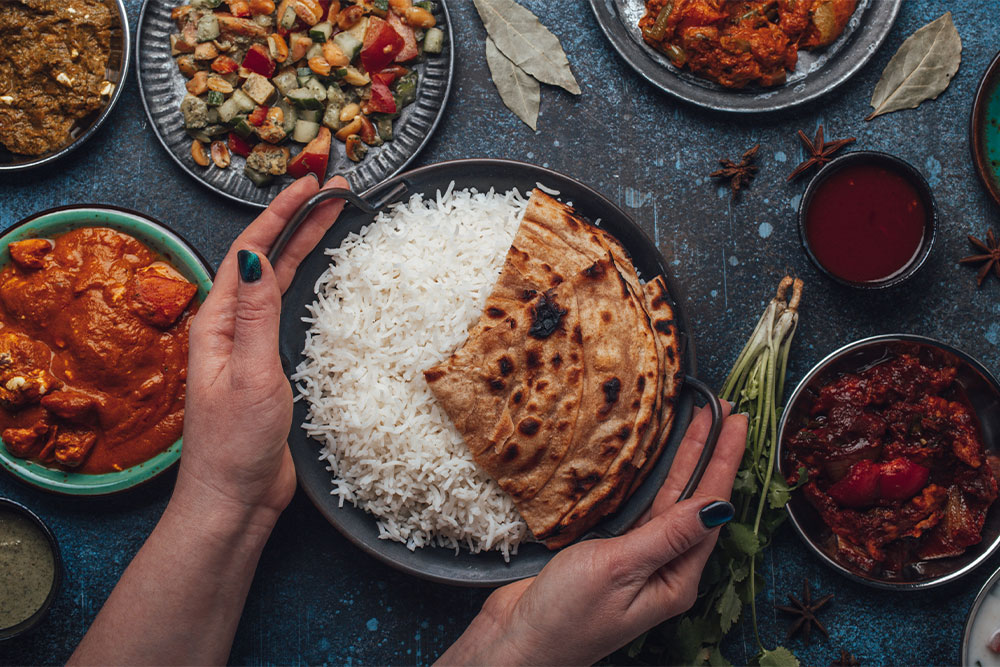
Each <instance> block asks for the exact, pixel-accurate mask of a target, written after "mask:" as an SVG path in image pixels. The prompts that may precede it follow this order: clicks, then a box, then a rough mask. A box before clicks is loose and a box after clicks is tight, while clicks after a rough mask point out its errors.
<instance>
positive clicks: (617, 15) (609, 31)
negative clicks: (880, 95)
mask: <svg viewBox="0 0 1000 667" xmlns="http://www.w3.org/2000/svg"><path fill="white" fill-rule="evenodd" d="M902 1H903V0H859V2H858V7H857V9H855V10H854V15H853V16H851V19H850V21H848V24H847V27H846V28H844V32H843V34H841V35H840V37H838V38H837V40H836V41H835V42H834V43H833V44H831V45H830V46H828V47H827V48H825V49H819V50H817V51H799V59H798V63H797V64H796V66H795V71H794V72H790V73H789V74H788V80H787V81H786V82H785V83H784V84H782V85H780V86H774V87H771V88H762V87H760V86H748V87H746V88H742V89H733V88H726V87H724V86H720V85H719V84H717V83H714V82H712V81H709V80H707V79H703V78H701V77H699V76H695V75H694V74H692V73H691V72H690V71H689V70H682V69H678V68H677V67H675V66H674V65H673V64H672V63H671V62H670V61H669V60H668V59H667V57H666V56H665V55H663V54H662V53H660V52H659V51H657V50H656V49H653V48H651V47H650V46H648V45H647V44H646V43H645V42H644V41H643V39H642V33H641V32H640V30H639V19H640V18H642V16H643V14H644V13H645V11H646V8H645V6H646V3H645V0H590V6H591V8H592V9H593V11H594V16H596V17H597V23H598V24H599V25H600V26H601V30H602V31H603V32H604V35H605V36H606V37H607V38H608V41H610V42H611V46H613V47H614V49H615V51H617V52H618V54H619V55H620V56H621V57H622V58H623V59H624V60H625V62H626V63H628V64H629V66H630V67H632V69H634V70H635V71H636V72H637V73H638V74H639V76H641V77H642V78H644V79H646V81H648V82H650V83H651V84H653V85H654V86H656V87H657V88H659V89H660V90H662V91H664V92H666V93H669V94H671V95H673V96H674V97H678V98H680V99H682V100H684V101H686V102H690V103H692V104H697V105H698V106H701V107H705V108H708V109H715V110H716V111H730V112H735V113H759V112H766V111H778V110H781V109H788V108H790V107H794V106H797V105H799V104H804V103H805V102H808V101H810V100H814V99H816V98H817V97H819V96H820V95H824V94H826V93H828V92H830V91H831V90H833V89H834V88H836V87H837V86H839V85H841V84H842V83H844V82H845V81H847V80H848V79H849V78H851V77H852V76H854V74H856V73H857V72H858V70H860V69H861V68H862V67H863V66H864V65H865V63H867V62H868V60H869V59H870V58H871V57H872V56H873V55H875V52H876V51H877V50H878V48H879V47H880V46H881V45H882V43H883V42H884V41H885V38H886V36H888V34H889V30H891V29H892V25H893V23H895V21H896V15H897V14H899V8H900V6H901V5H902Z"/></svg>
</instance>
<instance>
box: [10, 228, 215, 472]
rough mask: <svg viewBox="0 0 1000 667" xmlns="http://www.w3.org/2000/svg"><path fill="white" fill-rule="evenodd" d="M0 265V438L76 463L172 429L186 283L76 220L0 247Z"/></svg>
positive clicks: (133, 452)
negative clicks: (1, 257)
mask: <svg viewBox="0 0 1000 667" xmlns="http://www.w3.org/2000/svg"><path fill="white" fill-rule="evenodd" d="M9 249H10V255H11V260H12V261H11V262H10V263H9V264H8V265H7V266H6V267H5V268H4V269H3V271H2V272H0V437H2V439H3V444H4V446H5V447H6V448H7V450H8V451H9V452H10V453H11V454H13V455H14V456H18V457H22V458H31V459H35V460H38V461H41V462H43V463H45V464H49V465H54V466H56V467H62V468H67V469H74V470H76V471H78V472H84V473H106V472H113V471H116V470H122V469H124V468H127V467H130V466H133V465H136V464H138V463H141V462H143V461H146V460H147V459H149V458H151V457H153V456H154V455H156V454H157V453H159V452H161V451H163V450H165V449H166V448H167V447H169V446H170V445H171V444H172V443H173V442H175V441H176V440H177V439H178V438H179V437H180V435H181V426H182V422H183V419H184V388H185V377H186V374H187V351H188V329H189V326H190V323H191V318H192V316H193V315H194V313H195V311H196V310H197V305H196V304H193V303H192V299H193V297H194V295H195V293H196V292H197V289H198V288H197V286H196V285H194V284H192V283H190V282H188V281H187V280H186V279H185V278H184V277H183V276H181V275H180V274H179V273H178V272H177V270H176V269H174V268H173V267H172V266H170V265H169V264H168V263H166V262H165V261H163V260H162V259H161V258H159V257H158V256H157V255H156V254H155V253H154V252H153V251H152V250H150V249H149V248H147V247H146V246H145V245H143V244H142V243H141V242H140V241H138V240H136V239H134V238H132V237H131V236H128V235H126V234H122V233H120V232H117V231H115V230H112V229H107V228H100V227H86V228H81V229H76V230H74V231H70V232H67V233H65V234H62V235H60V236H58V237H56V238H55V239H54V240H51V241H50V240H48V239H28V240H25V241H17V242H15V243H11V244H10V246H9Z"/></svg>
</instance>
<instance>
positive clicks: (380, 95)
mask: <svg viewBox="0 0 1000 667" xmlns="http://www.w3.org/2000/svg"><path fill="white" fill-rule="evenodd" d="M395 78H396V77H395V76H393V75H392V74H382V73H381V72H379V73H377V74H372V75H371V79H372V88H371V97H370V98H369V99H368V109H369V110H370V111H375V112H378V113H396V98H394V97H393V96H392V91H391V90H389V84H390V83H392V80H393V79H395ZM386 79H388V81H387V80H386Z"/></svg>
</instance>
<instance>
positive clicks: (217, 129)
mask: <svg viewBox="0 0 1000 667" xmlns="http://www.w3.org/2000/svg"><path fill="white" fill-rule="evenodd" d="M227 132H229V128H228V127H226V126H225V125H218V124H215V125H209V126H208V127H206V128H205V134H207V135H208V136H210V137H217V136H219V135H220V134H226V133H227Z"/></svg>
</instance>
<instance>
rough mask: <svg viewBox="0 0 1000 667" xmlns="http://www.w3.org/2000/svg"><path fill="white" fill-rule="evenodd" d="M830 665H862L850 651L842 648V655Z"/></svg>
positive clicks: (856, 666) (858, 666)
mask: <svg viewBox="0 0 1000 667" xmlns="http://www.w3.org/2000/svg"><path fill="white" fill-rule="evenodd" d="M830 667H861V663H860V662H858V659H857V658H855V657H854V656H853V655H851V654H850V653H849V652H848V651H845V650H844V649H840V657H839V658H837V659H836V660H834V661H833V662H831V663H830Z"/></svg>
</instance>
